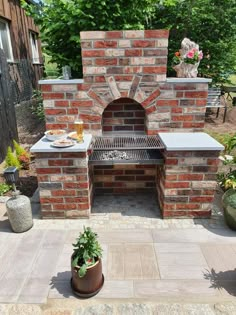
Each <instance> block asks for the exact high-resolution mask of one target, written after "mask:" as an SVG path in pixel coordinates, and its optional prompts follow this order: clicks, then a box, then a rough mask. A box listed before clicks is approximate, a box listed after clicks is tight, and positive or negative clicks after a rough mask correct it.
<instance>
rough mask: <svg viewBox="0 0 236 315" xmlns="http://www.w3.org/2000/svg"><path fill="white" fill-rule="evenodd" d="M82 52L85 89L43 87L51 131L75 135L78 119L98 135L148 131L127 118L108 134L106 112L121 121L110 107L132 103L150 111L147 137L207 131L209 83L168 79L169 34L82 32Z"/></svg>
mask: <svg viewBox="0 0 236 315" xmlns="http://www.w3.org/2000/svg"><path fill="white" fill-rule="evenodd" d="M81 47H82V62H83V73H84V78H83V79H84V83H80V84H76V83H74V84H73V81H68V82H67V83H68V84H58V83H57V84H44V85H42V91H43V98H44V107H45V114H46V128H47V129H55V128H63V129H72V128H73V122H74V119H75V115H79V116H80V118H81V119H82V120H83V121H84V128H85V130H87V131H88V132H90V133H92V134H94V135H101V134H102V131H105V129H107V130H106V131H108V129H112V131H114V130H116V129H119V128H125V129H130V131H132V130H131V129H133V130H135V129H139V128H140V129H143V126H142V127H141V125H143V123H140V120H138V121H137V123H136V121H135V122H134V125H133V127H131V124H130V123H127V124H126V121H125V120H122V119H121V117H119V122H118V120H116V121H113V122H114V123H112V124H110V123H108V124H107V126H106V127H104V128H102V117H103V116H102V115H103V112H104V119H105V122H107V119H109V118H115V116H114V115H115V114H114V113H112V116H113V117H105V116H106V115H107V116H109V115H111V113H108V112H109V111H110V110H109V108H107V106H108V104H111V103H113V105H114V104H116V102H122V101H123V100H122V99H129V100H132V101H133V102H136V103H138V104H140V106H142V108H143V110H144V111H145V115H146V122H145V128H146V132H147V134H156V133H157V132H160V131H174V130H178V131H202V130H203V128H204V118H205V110H206V108H205V107H206V101H207V94H208V83H207V82H202V83H201V82H200V81H199V80H198V81H196V82H193V81H192V82H191V81H189V79H188V78H186V79H180V80H179V82H178V80H177V81H170V80H168V79H166V63H167V47H168V31H167V30H152V31H148V30H145V31H143V30H140V31H111V32H101V31H98V32H81ZM114 102H115V103H114ZM113 105H112V106H113ZM109 106H110V105H109ZM121 111H123V109H121ZM135 115H136V114H135ZM127 118H128V117H127ZM130 122H131V120H130ZM122 124H123V125H124V127H120V126H121V125H122ZM105 125H106V124H105ZM126 125H127V126H126Z"/></svg>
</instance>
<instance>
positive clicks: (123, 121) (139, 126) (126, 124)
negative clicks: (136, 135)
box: [102, 98, 145, 132]
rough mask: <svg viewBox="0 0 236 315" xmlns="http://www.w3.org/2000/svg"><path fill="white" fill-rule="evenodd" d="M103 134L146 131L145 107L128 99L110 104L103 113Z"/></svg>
mask: <svg viewBox="0 0 236 315" xmlns="http://www.w3.org/2000/svg"><path fill="white" fill-rule="evenodd" d="M102 131H103V132H119V131H125V132H137V131H142V132H144V131H145V111H144V109H143V107H142V106H141V105H140V104H139V103H137V102H135V101H133V100H131V99H127V98H121V99H119V100H116V101H114V102H112V103H110V104H109V105H108V106H107V107H106V108H105V110H104V112H103V119H102Z"/></svg>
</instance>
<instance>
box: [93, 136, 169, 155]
mask: <svg viewBox="0 0 236 315" xmlns="http://www.w3.org/2000/svg"><path fill="white" fill-rule="evenodd" d="M92 147H93V150H94V151H95V150H123V149H164V145H163V143H162V141H161V139H160V138H159V136H145V135H143V136H114V137H112V136H101V137H95V139H94V141H93V144H92Z"/></svg>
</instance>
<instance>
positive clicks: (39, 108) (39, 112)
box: [30, 90, 45, 121]
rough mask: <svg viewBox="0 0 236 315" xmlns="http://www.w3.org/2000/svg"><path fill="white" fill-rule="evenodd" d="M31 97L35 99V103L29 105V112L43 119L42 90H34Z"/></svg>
mask: <svg viewBox="0 0 236 315" xmlns="http://www.w3.org/2000/svg"><path fill="white" fill-rule="evenodd" d="M32 98H33V100H35V104H33V105H31V107H30V109H31V113H32V114H33V115H35V116H37V117H38V119H39V120H40V121H45V113H44V108H43V97H42V92H41V91H39V90H35V91H34V93H33V96H32Z"/></svg>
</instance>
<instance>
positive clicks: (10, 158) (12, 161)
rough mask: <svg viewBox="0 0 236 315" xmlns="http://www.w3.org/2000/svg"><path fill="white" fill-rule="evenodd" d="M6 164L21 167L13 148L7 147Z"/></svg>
mask: <svg viewBox="0 0 236 315" xmlns="http://www.w3.org/2000/svg"><path fill="white" fill-rule="evenodd" d="M5 164H6V166H15V167H17V168H18V169H20V168H21V165H20V162H19V161H18V159H17V157H16V155H15V154H14V153H13V152H12V148H11V147H8V148H7V155H6V158H5Z"/></svg>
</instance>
